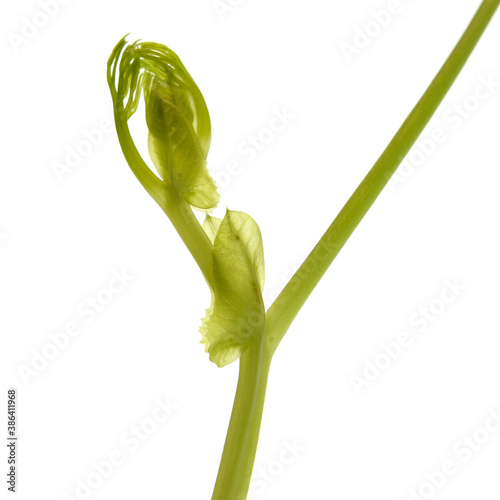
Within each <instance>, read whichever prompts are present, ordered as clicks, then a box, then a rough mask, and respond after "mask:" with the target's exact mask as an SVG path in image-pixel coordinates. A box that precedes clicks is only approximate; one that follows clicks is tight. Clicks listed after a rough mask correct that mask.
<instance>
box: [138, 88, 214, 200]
mask: <svg viewBox="0 0 500 500" xmlns="http://www.w3.org/2000/svg"><path fill="white" fill-rule="evenodd" d="M181 95H183V94H182V92H181V93H178V92H177V91H176V89H175V88H174V89H172V88H169V87H165V86H162V85H159V84H156V83H154V82H153V83H152V85H151V89H150V90H149V91H148V98H147V101H146V120H147V123H148V128H149V137H148V148H149V153H150V155H151V159H152V160H153V163H154V164H155V166H156V169H157V170H158V173H159V174H160V176H161V178H162V179H163V180H164V181H165V182H167V183H170V184H171V185H173V186H174V187H175V188H176V189H179V191H180V193H181V194H182V196H183V198H184V199H185V200H186V201H187V202H188V203H189V204H190V205H192V206H193V207H196V208H199V209H202V210H210V209H211V208H214V207H215V206H216V205H217V203H218V201H219V193H218V192H217V186H216V185H215V182H214V180H213V179H212V177H211V176H210V174H209V172H208V169H207V163H206V159H205V156H204V152H203V151H202V147H201V145H200V141H199V139H198V136H197V135H196V132H195V130H194V128H193V126H192V124H191V122H190V120H189V117H188V116H187V115H186V114H185V113H184V112H183V110H182V109H181V108H180V107H178V105H177V99H178V97H179V96H181Z"/></svg>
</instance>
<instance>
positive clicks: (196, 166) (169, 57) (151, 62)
mask: <svg viewBox="0 0 500 500" xmlns="http://www.w3.org/2000/svg"><path fill="white" fill-rule="evenodd" d="M108 82H109V85H110V89H111V93H112V95H113V104H114V107H115V119H116V120H119V121H121V122H125V123H126V122H127V121H128V120H129V118H130V117H131V116H132V115H133V114H134V113H135V112H136V110H137V105H138V102H139V99H140V96H141V93H143V94H144V100H145V103H146V122H147V125H148V129H149V135H148V148H149V153H150V155H151V159H152V160H153V163H154V165H155V167H156V169H157V171H158V173H159V175H160V177H161V179H162V180H163V181H164V183H165V184H167V185H168V186H170V187H173V188H174V189H175V190H176V191H177V192H178V193H179V194H180V195H181V196H182V198H183V199H184V200H185V201H186V202H187V203H189V204H190V205H191V206H193V207H194V208H198V209H200V210H205V211H208V210H211V209H213V208H214V207H215V206H217V203H218V201H219V193H218V192H217V186H216V185H215V182H214V180H213V179H212V178H211V176H210V174H209V172H208V169H207V163H206V159H207V155H208V149H209V147H210V138H211V125H210V116H209V114H208V109H207V106H206V103H205V100H204V99H203V96H202V94H201V92H200V90H199V89H198V87H197V85H196V83H195V82H194V80H193V79H192V78H191V75H190V74H189V73H188V72H187V70H186V68H185V67H184V65H183V64H182V62H181V61H180V59H179V58H178V56H177V55H176V54H175V53H174V52H172V51H171V50H170V49H168V48H167V47H165V46H164V45H161V44H158V43H153V42H135V43H132V44H127V42H126V41H125V39H122V40H121V41H120V42H119V43H118V45H117V46H116V47H115V49H114V51H113V53H112V55H111V57H110V59H109V62H108ZM117 129H118V133H119V136H120V134H121V136H122V137H121V138H120V139H121V143H123V144H124V145H125V146H127V145H130V141H131V139H130V136H129V134H128V132H123V131H121V129H120V128H119V127H117ZM123 144H122V149H123ZM125 152H126V151H125V150H124V153H125ZM126 156H127V155H126ZM129 163H130V162H129ZM131 166H132V165H131ZM134 168H137V165H134ZM134 168H133V169H134ZM141 168H142V169H144V168H145V165H141ZM134 172H135V173H136V175H137V172H136V171H135V170H134ZM149 175H151V173H150V174H149ZM157 181H158V182H160V180H159V179H157Z"/></svg>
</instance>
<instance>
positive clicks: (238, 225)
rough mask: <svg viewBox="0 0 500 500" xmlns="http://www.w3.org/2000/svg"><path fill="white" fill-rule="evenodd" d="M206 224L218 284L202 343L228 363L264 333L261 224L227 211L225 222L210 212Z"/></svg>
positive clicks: (219, 360) (213, 355)
mask: <svg viewBox="0 0 500 500" xmlns="http://www.w3.org/2000/svg"><path fill="white" fill-rule="evenodd" d="M203 228H204V229H205V231H206V232H207V235H208V236H209V238H210V239H212V240H213V243H214V249H213V266H214V277H215V278H214V280H215V283H214V289H213V295H212V303H211V305H210V308H209V309H207V315H206V316H205V318H204V319H203V321H202V325H201V328H200V332H201V334H202V337H203V338H202V340H201V342H202V343H203V344H204V345H205V350H206V351H207V352H208V353H209V354H210V360H211V361H213V362H214V363H216V364H217V365H218V366H225V365H227V364H229V363H232V362H233V361H235V360H237V359H238V358H239V357H240V356H241V355H242V354H243V352H244V351H245V349H246V348H247V347H248V343H249V341H251V340H252V339H254V338H257V337H259V336H261V335H263V333H264V329H265V309H264V301H263V299H262V289H263V287H264V250H263V246H262V236H261V233H260V229H259V227H258V226H257V223H256V222H255V221H254V220H253V219H252V218H251V217H250V216H249V215H247V214H245V213H243V212H235V211H230V210H228V211H227V212H226V215H225V217H224V219H223V220H222V221H220V219H216V218H215V217H210V216H207V218H206V220H205V222H204V224H203Z"/></svg>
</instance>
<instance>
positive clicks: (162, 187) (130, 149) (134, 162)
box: [115, 102, 213, 290]
mask: <svg viewBox="0 0 500 500" xmlns="http://www.w3.org/2000/svg"><path fill="white" fill-rule="evenodd" d="M125 116H126V114H125V110H124V109H123V106H121V105H120V104H118V103H116V102H115V126H116V132H117V135H118V140H119V141H120V146H121V148H122V151H123V154H124V156H125V159H126V160H127V163H128V164H129V166H130V169H131V170H132V172H133V173H134V175H135V176H136V177H137V179H138V180H139V182H140V183H141V184H142V186H143V187H144V189H145V190H146V191H147V192H148V193H149V195H150V196H151V197H152V198H153V199H154V200H155V201H156V203H158V205H160V207H161V208H162V210H163V211H164V212H165V214H166V215H167V216H168V218H169V219H170V221H171V222H172V224H173V226H174V227H175V229H176V230H177V232H178V233H179V236H180V237H181V238H182V241H183V242H184V244H185V245H186V247H187V248H188V250H189V251H190V252H191V255H192V256H193V257H194V260H195V261H196V263H197V264H198V266H199V267H200V269H201V272H202V273H203V276H204V277H205V279H206V281H207V283H208V285H209V286H210V288H211V289H212V290H213V265H212V243H211V242H210V240H209V238H208V236H207V235H206V233H205V231H204V230H203V228H202V227H201V225H200V223H199V222H198V219H197V218H196V217H195V215H194V213H193V210H192V208H191V206H190V205H189V203H187V202H186V201H185V200H184V199H183V198H182V197H181V196H180V195H179V193H178V191H177V190H176V189H174V188H173V187H172V186H169V185H167V184H166V183H165V182H164V181H163V180H161V179H160V178H159V177H157V176H156V175H155V174H154V173H153V172H152V171H151V169H150V168H149V166H148V165H147V164H146V163H145V161H144V160H143V159H142V156H141V155H140V153H139V151H138V150H137V148H136V146H135V144H134V141H133V140H132V136H131V134H130V129H129V128H128V123H127V120H126V119H125V118H124V117H125Z"/></svg>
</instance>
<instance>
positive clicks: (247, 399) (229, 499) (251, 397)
mask: <svg viewBox="0 0 500 500" xmlns="http://www.w3.org/2000/svg"><path fill="white" fill-rule="evenodd" d="M270 364H271V355H270V354H269V349H268V345H267V342H266V341H265V338H261V339H258V340H255V341H254V342H253V343H251V345H250V346H249V347H248V348H247V350H246V351H245V352H244V353H243V355H242V356H241V358H240V373H239V377H238V386H237V388H236V396H235V399H234V405H233V411H232V413H231V420H230V422H229V429H228V432H227V436H226V442H225V444H224V451H223V453H222V459H221V463H220V467H219V473H218V475H217V481H216V483H215V488H214V493H213V496H212V500H245V499H246V498H247V495H248V489H249V487H250V479H251V477H252V469H253V464H254V461H255V454H256V451H257V443H258V440H259V432H260V424H261V420H262V412H263V409H264V398H265V395H266V386H267V378H268V374H269V367H270Z"/></svg>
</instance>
